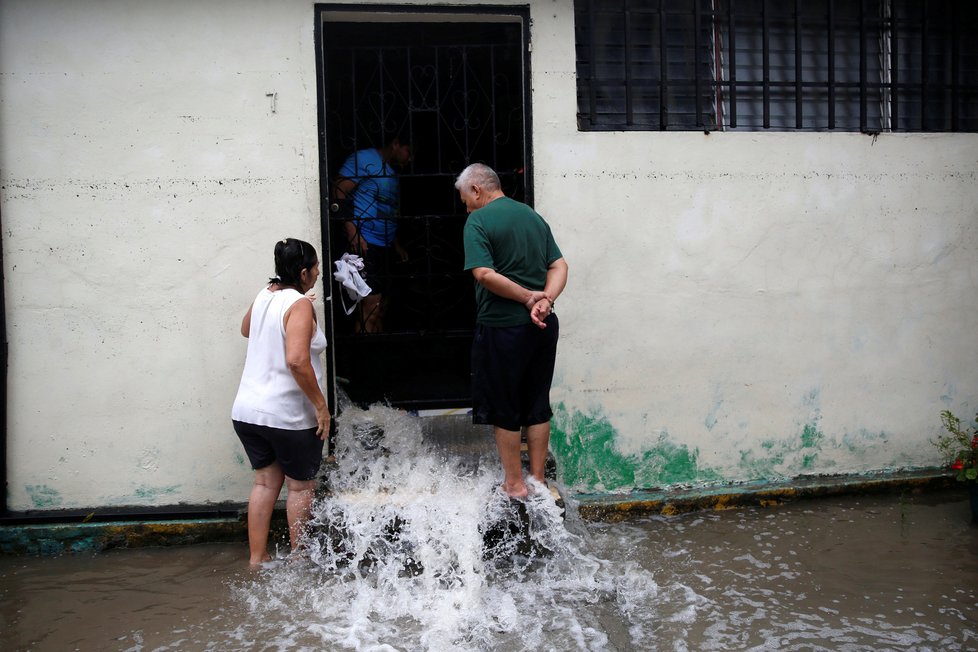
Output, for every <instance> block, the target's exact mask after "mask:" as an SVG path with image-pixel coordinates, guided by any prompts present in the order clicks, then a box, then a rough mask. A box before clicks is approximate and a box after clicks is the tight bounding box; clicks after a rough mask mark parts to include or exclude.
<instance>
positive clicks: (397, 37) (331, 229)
mask: <svg viewBox="0 0 978 652" xmlns="http://www.w3.org/2000/svg"><path fill="white" fill-rule="evenodd" d="M322 35H323V37H322V43H323V54H324V59H323V61H324V65H323V92H324V111H323V126H324V142H325V148H326V149H325V152H326V168H327V174H328V179H329V181H330V183H329V185H330V186H332V182H333V180H335V179H336V176H337V173H338V171H339V169H340V167H341V165H342V164H343V162H344V160H345V159H346V158H347V156H349V155H350V154H351V153H353V152H355V151H358V150H362V149H365V148H369V147H380V146H382V145H383V142H384V140H385V135H389V134H391V133H393V132H398V133H400V134H402V137H403V138H407V139H408V140H409V141H410V142H411V145H412V150H413V160H412V161H411V162H410V163H409V164H407V165H406V166H405V167H404V168H402V169H401V170H400V172H399V174H398V178H399V183H400V215H399V218H398V220H397V223H398V226H397V231H398V238H399V240H400V242H401V244H402V245H403V246H404V248H405V249H406V250H407V253H408V260H407V262H400V261H399V260H395V261H392V262H391V263H390V264H389V265H388V266H387V268H386V269H385V270H384V273H385V274H386V279H385V280H386V281H387V283H388V287H389V288H390V289H389V293H388V294H387V296H388V297H389V304H388V307H387V312H386V317H385V321H384V329H383V332H380V333H364V332H361V329H360V328H358V319H360V318H361V317H360V316H359V315H358V314H357V313H354V314H353V315H351V316H347V315H346V314H345V313H344V311H343V308H342V306H341V305H340V301H339V300H338V299H339V295H340V292H341V289H340V288H339V287H338V286H337V284H336V282H335V281H333V297H334V301H333V309H332V321H333V342H332V343H331V345H332V346H333V355H334V373H335V377H336V381H337V384H338V386H339V387H340V388H341V389H342V390H343V391H345V392H346V393H347V394H348V395H349V397H350V398H351V399H352V400H353V401H354V402H356V403H359V404H367V403H373V402H376V401H384V402H387V403H390V404H391V405H394V406H400V407H404V408H408V409H423V408H435V407H439V408H440V407H461V406H466V405H468V404H469V403H470V399H471V394H470V378H469V374H470V361H469V348H470V344H471V338H472V330H473V326H474V310H475V308H474V301H473V287H472V278H471V275H470V274H469V273H467V272H463V271H462V263H463V255H462V227H463V225H464V223H465V218H466V214H465V209H464V207H463V206H462V204H461V202H460V201H459V200H458V197H457V192H456V191H455V188H454V181H455V177H456V176H457V175H458V173H459V172H460V171H461V170H462V168H464V167H465V165H467V164H468V163H471V162H476V161H479V162H484V163H486V164H488V165H490V166H492V167H493V168H494V169H496V170H497V172H499V174H500V177H501V180H502V182H503V186H504V190H505V192H506V194H507V195H509V196H511V197H514V198H516V199H519V200H526V199H527V197H526V188H525V184H524V178H525V174H524V172H525V166H526V153H525V150H526V148H525V144H526V122H527V121H526V117H525V114H524V93H525V89H524V80H525V78H526V76H525V70H524V60H523V54H522V53H523V51H524V45H523V31H522V24H521V22H519V21H518V20H516V22H491V23H481V22H450V23H439V22H398V23H392V22H352V21H349V20H345V21H342V22H334V21H330V20H329V19H328V18H327V19H326V20H325V21H324V23H323V32H322ZM329 191H331V187H330V189H329V190H328V192H329ZM344 222H345V220H344V218H343V216H342V215H338V214H336V213H334V212H332V211H330V212H329V213H328V218H327V219H326V220H325V222H324V223H325V227H324V228H325V230H326V233H324V240H325V241H326V242H327V243H328V249H329V257H328V258H327V257H326V256H324V265H323V267H324V270H323V271H324V276H325V275H326V274H327V273H328V274H330V277H331V272H332V271H334V269H335V268H334V267H332V266H331V261H333V260H336V259H338V258H339V257H340V256H341V255H342V254H343V253H344V252H345V251H348V247H349V245H348V242H347V238H346V234H345V230H344ZM327 266H329V267H330V269H329V270H328V272H327V270H326V269H325V268H326V267H327ZM368 282H369V279H368ZM361 323H362V322H361Z"/></svg>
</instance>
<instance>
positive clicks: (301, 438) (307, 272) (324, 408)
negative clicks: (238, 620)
mask: <svg viewBox="0 0 978 652" xmlns="http://www.w3.org/2000/svg"><path fill="white" fill-rule="evenodd" d="M275 274H276V276H275V277H274V278H272V279H270V280H269V283H268V286H266V287H264V288H262V289H261V291H260V292H259V293H258V296H257V297H255V301H254V302H253V303H252V305H251V307H250V308H248V312H247V313H245V316H244V319H242V321H241V334H242V335H244V336H245V337H247V338H248V353H247V355H246V357H245V365H244V371H243V372H242V374H241V383H240V385H239V386H238V393H237V395H236V396H235V399H234V405H233V406H232V408H231V420H232V423H233V424H234V431H235V432H236V433H237V435H238V438H239V439H240V440H241V444H242V445H243V446H244V449H245V452H246V453H247V455H248V460H249V461H250V462H251V467H252V468H253V469H254V470H255V484H254V486H253V487H252V489H251V494H250V496H249V497H248V547H249V549H250V553H251V555H250V556H251V559H250V561H251V565H252V566H258V565H259V564H261V563H262V562H265V561H268V560H269V559H270V557H269V554H268V531H269V526H270V523H271V518H272V512H273V511H274V509H275V502H276V501H277V500H278V496H279V493H280V492H281V490H282V485H283V484H287V486H288V490H289V495H288V498H287V499H286V503H285V509H286V517H287V519H288V523H289V541H290V543H291V545H292V550H293V551H295V550H298V549H299V548H300V546H301V545H302V542H303V537H304V529H305V524H306V522H308V520H309V517H310V512H311V509H312V501H313V495H314V491H315V488H316V474H317V473H318V471H319V466H320V464H321V462H322V458H323V446H324V444H325V441H326V438H327V437H328V436H329V426H330V420H331V415H330V412H329V405H328V404H327V402H326V397H325V396H324V395H323V390H322V387H323V366H322V361H321V360H320V357H319V356H320V354H322V352H323V351H324V350H325V349H326V336H325V335H324V334H323V330H322V329H321V328H320V327H319V325H318V324H317V323H316V313H315V311H314V310H313V307H312V299H311V298H310V297H308V296H306V293H307V292H308V291H309V290H311V289H312V288H313V286H314V285H315V284H316V281H317V279H318V278H319V258H318V256H317V255H316V250H315V248H313V246H312V245H311V244H309V243H308V242H303V241H302V240H296V239H295V238H286V239H285V240H282V241H280V242H277V243H276V244H275Z"/></svg>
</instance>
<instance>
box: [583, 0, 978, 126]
mask: <svg viewBox="0 0 978 652" xmlns="http://www.w3.org/2000/svg"><path fill="white" fill-rule="evenodd" d="M574 6H575V18H576V28H575V29H576V42H577V79H578V124H579V128H580V129H582V130H629V129H635V130H700V129H703V130H714V129H722V130H759V129H776V130H810V131H822V130H840V131H864V132H877V131H967V132H974V131H978V40H976V39H974V38H971V37H972V35H973V34H975V33H976V31H978V3H975V2H973V1H972V0H848V1H846V0H805V1H804V2H802V1H801V0H794V1H780V0H668V1H667V0H659V1H648V0H575V3H574Z"/></svg>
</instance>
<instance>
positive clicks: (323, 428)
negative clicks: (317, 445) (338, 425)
mask: <svg viewBox="0 0 978 652" xmlns="http://www.w3.org/2000/svg"><path fill="white" fill-rule="evenodd" d="M332 419H333V416H332V415H331V414H330V413H329V406H328V405H326V404H325V403H323V406H322V407H318V408H316V435H317V436H318V437H319V438H320V439H322V440H323V441H326V439H327V438H328V437H329V424H330V421H332Z"/></svg>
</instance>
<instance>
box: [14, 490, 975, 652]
mask: <svg viewBox="0 0 978 652" xmlns="http://www.w3.org/2000/svg"><path fill="white" fill-rule="evenodd" d="M570 507H571V509H570V511H569V515H568V520H567V521H566V523H565V525H564V527H566V528H567V530H568V532H569V533H571V534H572V538H570V539H568V542H569V543H568V544H567V545H569V546H576V547H577V551H576V552H575V554H576V555H577V557H575V558H574V559H572V560H571V562H572V563H573V564H578V565H580V566H587V567H589V568H590V570H588V571H587V573H583V574H582V576H585V575H586V578H585V579H584V580H582V579H581V578H569V577H567V576H568V575H573V573H568V572H567V570H566V568H565V569H563V570H561V572H559V573H550V572H547V570H546V568H545V567H544V566H539V567H535V566H529V567H526V568H525V569H524V572H522V573H521V574H520V575H519V577H518V578H516V579H515V580H514V579H513V578H512V577H508V576H506V574H505V573H502V574H496V575H493V574H491V573H488V572H487V573H485V576H486V582H487V584H486V586H485V587H483V588H481V589H480V591H479V595H482V593H485V592H487V591H489V589H490V588H491V589H492V591H494V593H492V599H491V601H490V603H489V604H488V605H487V604H486V602H485V601H484V600H483V599H482V598H480V597H479V595H474V594H461V593H460V594H456V595H454V597H453V600H454V601H455V603H459V602H460V603H461V604H460V605H459V604H456V606H457V607H458V608H459V609H460V610H461V612H462V613H464V612H465V610H466V609H471V610H472V611H477V610H489V611H491V610H493V609H496V608H498V609H499V610H501V611H506V609H507V608H509V609H512V608H513V605H516V606H517V607H520V605H521V603H520V602H519V600H518V599H517V598H515V596H517V595H518V594H519V593H520V592H522V591H523V590H525V589H527V588H529V587H533V590H534V591H535V593H534V598H533V604H534V607H533V609H532V610H531V611H534V610H535V612H536V613H530V614H527V615H525V616H524V618H525V619H524V620H521V621H518V622H519V625H518V626H516V627H509V628H507V626H506V622H508V621H507V618H509V619H513V618H516V615H514V614H509V615H506V616H505V617H500V616H499V615H498V614H496V615H493V614H489V615H486V616H482V615H479V614H475V615H474V616H473V618H472V619H466V620H465V624H466V627H467V628H469V629H471V630H473V631H472V632H459V633H458V635H457V636H455V637H454V638H453V639H452V641H451V643H450V645H448V647H447V649H458V650H465V649H474V650H475V649H477V650H484V649H512V650H519V649H542V650H548V649H552V650H574V649H581V650H669V651H673V650H846V651H857V650H866V651H869V650H872V651H877V650H935V651H938V650H939V651H945V650H976V649H978V526H976V525H973V524H972V523H971V517H970V512H969V509H968V503H967V500H966V499H965V497H964V495H963V493H961V492H958V491H942V492H935V493H925V494H903V495H900V494H883V495H873V496H861V497H843V498H831V499H820V500H799V501H796V502H793V503H790V504H786V505H781V506H776V507H768V508H742V509H736V510H728V511H722V512H700V513H692V514H685V515H681V516H675V517H668V518H667V517H661V518H660V517H656V518H648V519H645V520H641V521H632V522H626V523H614V524H608V523H584V522H581V521H580V520H579V519H576V518H575V517H574V511H573V504H571V505H570ZM246 559H247V550H246V546H245V545H244V544H240V545H237V544H235V545H229V544H212V545H193V546H186V547H173V548H145V549H134V550H115V551H108V552H104V553H100V554H96V555H91V554H76V555H70V556H62V557H55V558H28V557H6V558H0V632H2V633H0V640H2V646H3V649H4V650H134V651H135V650H333V649H337V650H340V649H363V650H416V649H437V650H441V649H446V647H445V645H446V644H445V643H444V642H443V641H442V642H438V641H433V640H431V639H429V638H426V635H425V633H424V632H423V631H420V630H423V629H424V628H425V627H428V625H425V624H424V622H422V621H414V620H412V619H411V618H404V617H398V618H396V619H393V620H391V621H389V622H381V621H383V619H384V617H383V614H377V613H374V614H373V615H371V616H369V617H364V618H359V617H358V618H352V619H351V618H346V616H348V614H349V612H351V611H352V610H355V603H356V602H357V597H356V596H357V593H358V591H359V588H358V586H357V583H358V582H366V581H367V579H364V578H361V577H359V576H351V577H352V579H343V580H340V581H339V582H338V584H342V585H343V590H344V591H347V593H344V594H343V595H346V596H352V598H343V599H342V602H341V601H340V599H339V598H335V596H336V595H339V594H334V593H331V591H335V590H336V587H335V586H334V585H335V584H337V582H335V581H334V580H335V578H333V577H331V576H330V575H329V574H328V573H324V572H323V571H322V569H318V568H315V567H307V566H303V565H302V564H292V565H289V566H287V567H285V566H283V567H281V568H278V569H271V570H265V571H261V572H257V573H255V572H252V571H249V570H247V569H246V568H245V562H246ZM503 565H505V564H503ZM497 566H498V562H497ZM494 572H498V571H494ZM403 581H404V582H417V581H418V580H417V579H416V578H405V579H404V580H403ZM574 582H577V584H575V583H574ZM490 585H494V586H491V587H490ZM272 586H278V587H281V586H285V587H287V590H274V591H273V590H270V589H271V587H272ZM365 586H366V585H365ZM410 589H411V591H416V592H417V593H416V598H417V600H418V602H417V603H418V604H419V605H422V604H424V603H425V600H426V599H427V598H426V596H424V595H423V593H424V592H426V591H427V592H438V591H442V592H444V591H447V590H448V589H447V588H446V587H444V586H441V587H439V585H438V584H437V583H434V584H432V583H419V584H414V585H411V587H410ZM364 590H366V589H364ZM508 595H513V596H514V600H509V601H507V599H506V598H507V596H508ZM334 599H335V600H336V601H335V602H331V601H332V600H334ZM466 601H471V602H470V603H468V602H466ZM271 603H274V604H271ZM419 608H420V607H419ZM524 608H525V607H524ZM365 613H368V612H365ZM453 617H456V618H457V617H458V616H457V614H456V615H455V616H453ZM434 618H435V621H436V620H437V615H435V616H434ZM340 620H342V621H343V622H344V625H343V631H341V632H340V631H339V630H338V629H337V628H336V627H334V625H335V623H336V622H337V621H340ZM435 621H428V622H429V623H430V622H435ZM513 622H517V621H513ZM475 630H478V631H475Z"/></svg>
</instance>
